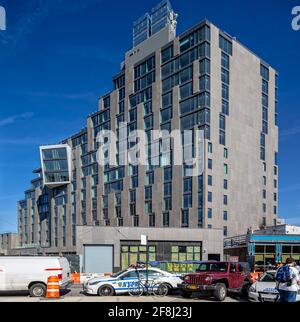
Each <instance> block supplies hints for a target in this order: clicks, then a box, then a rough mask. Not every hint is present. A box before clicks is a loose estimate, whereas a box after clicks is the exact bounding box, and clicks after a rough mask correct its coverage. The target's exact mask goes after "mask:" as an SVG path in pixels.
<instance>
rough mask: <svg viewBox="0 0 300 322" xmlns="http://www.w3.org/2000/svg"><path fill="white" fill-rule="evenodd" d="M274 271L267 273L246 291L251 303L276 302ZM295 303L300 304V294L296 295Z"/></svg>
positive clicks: (277, 296)
mask: <svg viewBox="0 0 300 322" xmlns="http://www.w3.org/2000/svg"><path fill="white" fill-rule="evenodd" d="M275 274H276V271H267V272H265V273H264V274H263V275H262V276H261V278H260V279H259V280H258V281H257V282H256V283H254V284H253V285H252V286H251V287H250V288H249V291H248V297H249V300H250V301H251V302H277V301H278V300H279V292H278V291H277V289H276V281H275ZM297 302H300V293H299V292H298V295H297Z"/></svg>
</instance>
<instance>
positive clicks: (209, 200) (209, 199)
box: [207, 192, 212, 202]
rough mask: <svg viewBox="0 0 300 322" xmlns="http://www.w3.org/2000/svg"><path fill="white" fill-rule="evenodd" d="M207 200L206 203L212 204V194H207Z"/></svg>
mask: <svg viewBox="0 0 300 322" xmlns="http://www.w3.org/2000/svg"><path fill="white" fill-rule="evenodd" d="M207 200H208V202H212V192H208V196H207Z"/></svg>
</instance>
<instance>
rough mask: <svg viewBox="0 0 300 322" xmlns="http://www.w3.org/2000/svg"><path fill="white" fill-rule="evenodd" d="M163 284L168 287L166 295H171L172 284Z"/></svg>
mask: <svg viewBox="0 0 300 322" xmlns="http://www.w3.org/2000/svg"><path fill="white" fill-rule="evenodd" d="M163 285H164V286H166V287H167V289H168V292H167V294H166V296H168V295H171V294H172V293H173V287H172V285H170V284H168V283H163Z"/></svg>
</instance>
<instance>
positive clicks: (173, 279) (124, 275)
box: [83, 268, 182, 296]
mask: <svg viewBox="0 0 300 322" xmlns="http://www.w3.org/2000/svg"><path fill="white" fill-rule="evenodd" d="M138 274H139V277H140V278H141V279H142V281H143V282H144V281H145V280H146V269H145V268H142V269H138ZM148 278H149V282H150V283H151V281H154V280H155V282H159V283H162V284H165V285H166V286H167V287H168V289H169V293H170V292H172V291H173V290H174V289H177V288H178V284H181V283H182V279H181V278H180V277H179V276H177V275H174V274H171V273H168V272H165V271H162V270H160V269H157V268H149V269H148ZM137 282H138V276H137V272H136V270H135V269H134V268H130V269H127V270H125V271H122V272H120V273H117V274H114V275H111V276H110V277H102V278H92V279H90V280H88V281H86V282H85V284H84V285H83V290H84V293H86V294H89V295H99V296H114V295H122V294H127V293H128V290H129V288H130V286H132V285H134V284H136V283H137Z"/></svg>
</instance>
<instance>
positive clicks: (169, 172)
mask: <svg viewBox="0 0 300 322" xmlns="http://www.w3.org/2000/svg"><path fill="white" fill-rule="evenodd" d="M172 177H173V174H172V168H171V167H170V168H165V169H164V181H165V182H167V181H172Z"/></svg>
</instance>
